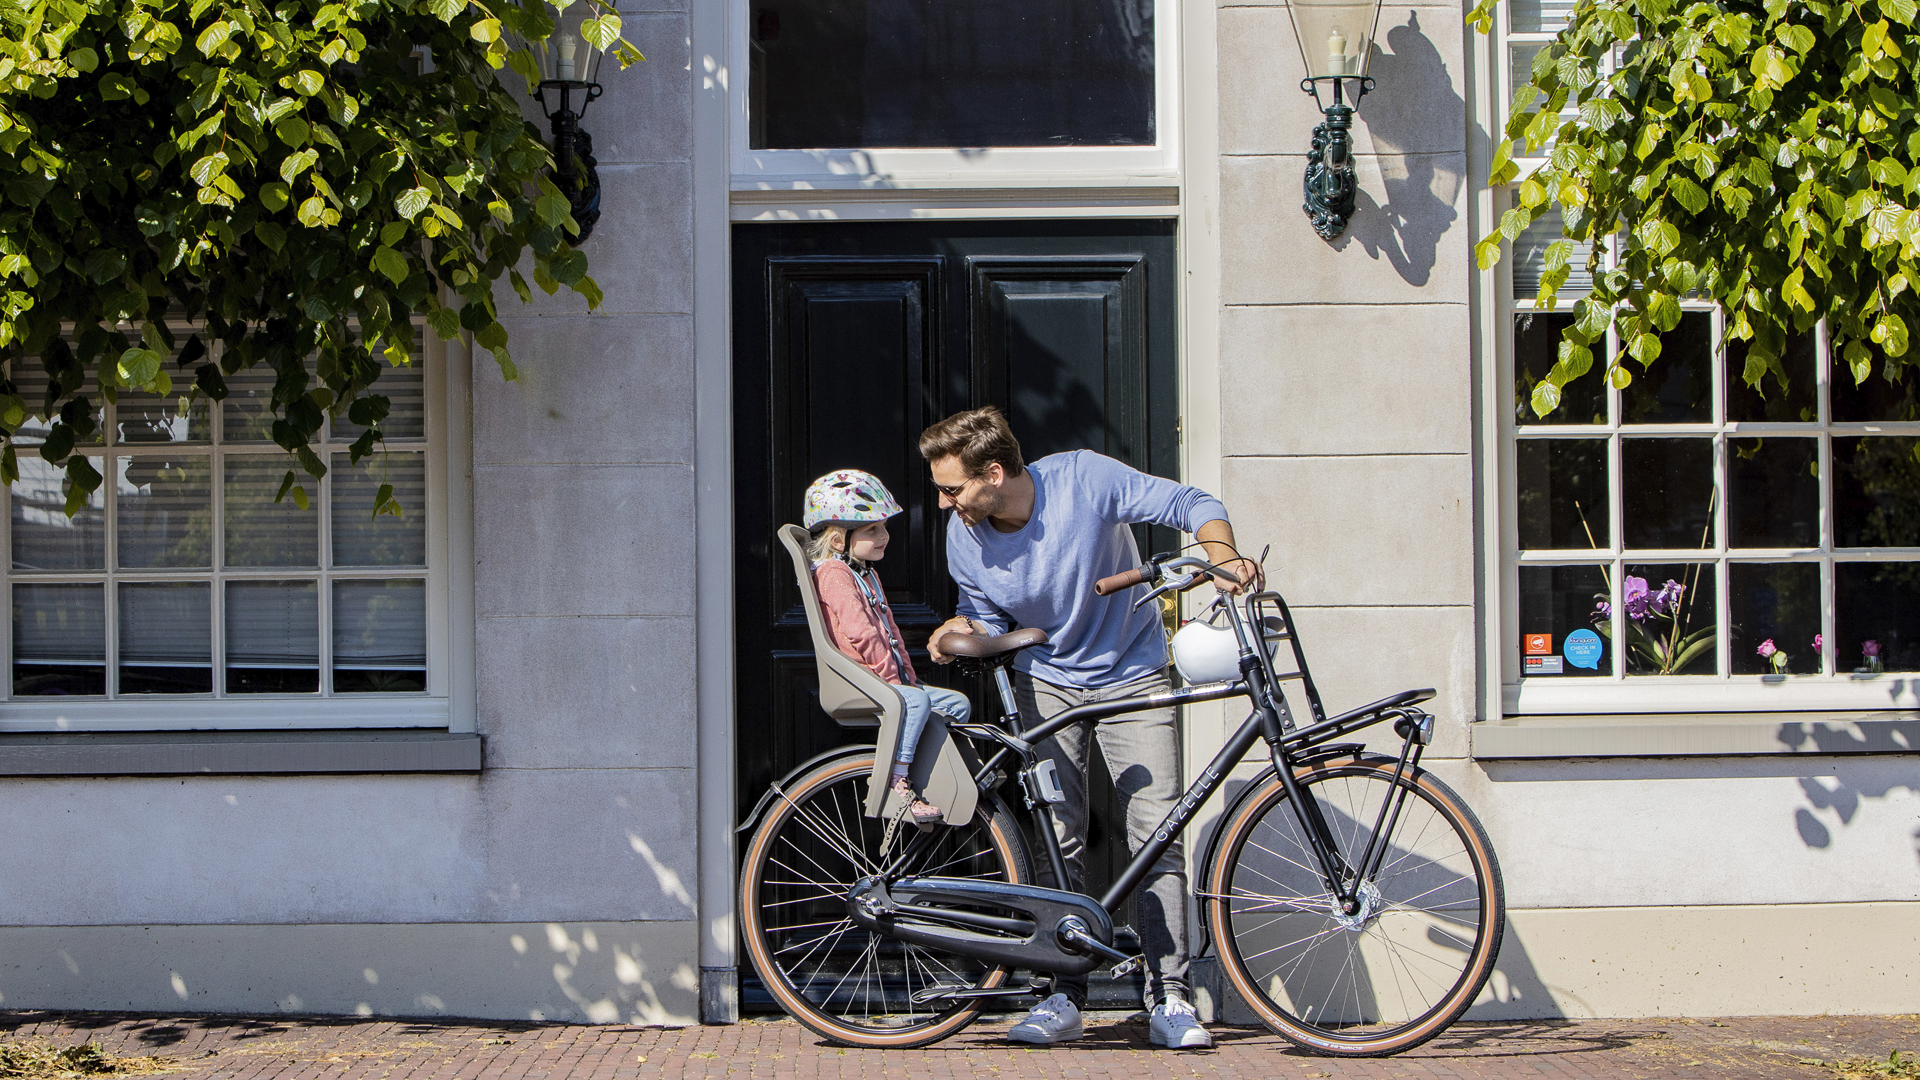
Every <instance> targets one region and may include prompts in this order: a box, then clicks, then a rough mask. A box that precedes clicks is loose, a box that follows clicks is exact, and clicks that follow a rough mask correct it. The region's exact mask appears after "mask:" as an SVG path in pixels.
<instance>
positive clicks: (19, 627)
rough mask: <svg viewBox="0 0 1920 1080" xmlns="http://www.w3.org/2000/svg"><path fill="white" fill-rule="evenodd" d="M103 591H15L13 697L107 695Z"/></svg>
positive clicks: (60, 587) (20, 587)
mask: <svg viewBox="0 0 1920 1080" xmlns="http://www.w3.org/2000/svg"><path fill="white" fill-rule="evenodd" d="M105 596H106V589H105V586H102V585H15V586H14V587H13V692H14V695H15V696H16V697H64V696H68V695H74V694H104V693H106V692H107V619H106V610H105V605H104V600H105Z"/></svg>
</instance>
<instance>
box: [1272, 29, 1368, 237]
mask: <svg viewBox="0 0 1920 1080" xmlns="http://www.w3.org/2000/svg"><path fill="white" fill-rule="evenodd" d="M1380 3H1381V0H1293V2H1292V3H1291V4H1288V5H1287V14H1288V15H1289V16H1290V17H1291V18H1292V20H1293V38H1294V41H1295V42H1296V43H1297V44H1299V46H1300V58H1301V60H1303V61H1304V62H1305V64H1306V70H1307V77H1306V78H1304V79H1301V80H1300V89H1301V90H1304V91H1306V92H1307V93H1309V94H1312V95H1313V103H1314V104H1315V105H1317V106H1319V108H1320V112H1321V113H1322V115H1323V116H1324V117H1325V119H1324V120H1322V121H1321V123H1320V126H1318V127H1316V128H1314V129H1313V149H1312V150H1310V151H1309V152H1308V153H1307V176H1306V183H1305V190H1306V197H1307V201H1306V205H1305V206H1303V207H1302V208H1301V209H1303V210H1305V211H1306V213H1307V220H1308V221H1311V222H1312V223H1313V231H1314V232H1317V233H1319V234H1320V238H1321V239H1322V240H1332V239H1333V238H1334V237H1336V236H1339V235H1340V234H1341V233H1343V232H1345V231H1347V219H1349V218H1351V217H1352V216H1353V204H1354V193H1355V191H1356V190H1357V182H1356V179H1355V177H1354V171H1353V136H1352V134H1351V131H1352V128H1353V107H1354V105H1358V104H1360V99H1361V98H1363V97H1365V96H1366V95H1367V92H1368V91H1370V90H1372V89H1373V78H1372V76H1370V75H1368V74H1367V63H1368V61H1369V60H1371V59H1372V56H1373V36H1374V33H1375V32H1376V31H1377V30H1378V29H1379V25H1380ZM1322 83H1326V84H1329V88H1330V89H1331V91H1332V98H1333V103H1332V104H1330V105H1329V104H1326V103H1325V102H1323V101H1321V99H1320V89H1321V84H1322ZM1349 97H1350V98H1351V99H1352V102H1353V104H1351V105H1350V104H1348V103H1347V99H1348V98H1349Z"/></svg>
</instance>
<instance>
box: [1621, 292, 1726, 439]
mask: <svg viewBox="0 0 1920 1080" xmlns="http://www.w3.org/2000/svg"><path fill="white" fill-rule="evenodd" d="M1625 351H1626V350H1625V349H1622V350H1621V352H1622V353H1623V354H1624V353H1625ZM1622 362H1623V363H1625V364H1627V365H1629V370H1631V371H1632V372H1633V382H1632V383H1631V384H1630V385H1629V386H1628V387H1627V388H1626V389H1625V390H1622V391H1621V392H1620V420H1621V422H1622V423H1626V424H1708V423H1712V422H1713V316H1712V315H1710V314H1708V313H1707V312H1704V311H1689V312H1686V313H1685V314H1683V315H1681V316H1680V325H1678V326H1676V327H1674V328H1673V329H1672V330H1669V331H1667V332H1666V333H1664V334H1661V335H1660V358H1659V359H1658V360H1655V361H1654V363H1653V367H1652V369H1650V370H1648V369H1643V368H1641V367H1640V364H1639V361H1636V360H1632V359H1628V358H1624V357H1623V359H1622Z"/></svg>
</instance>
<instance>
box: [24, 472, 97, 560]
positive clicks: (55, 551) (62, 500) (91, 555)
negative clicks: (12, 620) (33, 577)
mask: <svg viewBox="0 0 1920 1080" xmlns="http://www.w3.org/2000/svg"><path fill="white" fill-rule="evenodd" d="M18 461H19V468H20V479H19V480H18V481H17V482H16V483H15V484H14V485H13V489H12V491H13V498H12V502H13V511H12V514H13V568H14V569H15V570H100V569H104V568H105V567H106V564H107V563H106V539H107V485H106V484H105V483H102V484H101V485H100V486H99V487H98V488H96V489H94V492H93V494H92V495H89V496H88V497H87V502H86V505H84V506H82V507H81V508H80V511H79V512H78V513H76V514H75V515H74V516H72V517H68V516H67V509H66V506H67V473H66V470H65V469H61V468H56V467H54V466H52V465H49V464H47V462H46V461H44V460H42V459H41V458H40V456H39V455H38V454H32V453H27V454H21V455H19V457H18ZM93 464H94V466H95V467H96V468H99V467H101V466H102V464H103V463H102V462H101V460H100V459H99V458H94V459H93Z"/></svg>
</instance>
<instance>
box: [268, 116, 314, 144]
mask: <svg viewBox="0 0 1920 1080" xmlns="http://www.w3.org/2000/svg"><path fill="white" fill-rule="evenodd" d="M312 132H313V129H312V128H311V127H309V126H308V125H307V122H306V121H305V120H302V119H300V118H299V117H297V116H289V117H287V118H286V119H285V120H282V121H280V122H279V123H277V124H275V125H273V133H274V134H275V135H278V136H280V141H281V142H283V143H286V144H287V145H288V146H294V147H300V146H305V145H307V139H308V137H309V136H310V135H311V134H312Z"/></svg>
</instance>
